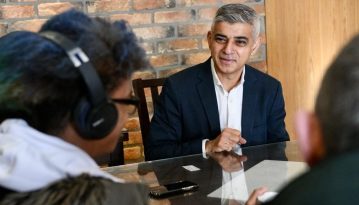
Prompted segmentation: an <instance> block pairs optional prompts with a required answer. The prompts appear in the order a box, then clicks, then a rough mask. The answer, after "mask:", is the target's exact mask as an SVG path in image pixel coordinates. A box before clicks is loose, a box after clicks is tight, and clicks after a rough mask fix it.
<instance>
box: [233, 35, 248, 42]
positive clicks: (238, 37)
mask: <svg viewBox="0 0 359 205" xmlns="http://www.w3.org/2000/svg"><path fill="white" fill-rule="evenodd" d="M234 39H236V40H237V41H238V40H246V41H248V40H249V38H247V37H245V36H236V37H234Z"/></svg>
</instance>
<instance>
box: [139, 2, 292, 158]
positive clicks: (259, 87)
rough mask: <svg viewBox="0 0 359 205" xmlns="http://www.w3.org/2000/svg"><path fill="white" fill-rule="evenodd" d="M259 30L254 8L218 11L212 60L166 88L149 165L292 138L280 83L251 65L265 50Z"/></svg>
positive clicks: (148, 148) (148, 150)
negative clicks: (259, 52)
mask: <svg viewBox="0 0 359 205" xmlns="http://www.w3.org/2000/svg"><path fill="white" fill-rule="evenodd" d="M259 31H260V22H259V19H258V16H257V14H256V12H255V11H254V10H253V9H252V8H250V7H248V6H245V5H242V4H227V5H224V6H222V7H221V8H219V9H218V11H217V13H216V16H215V18H214V20H213V24H212V28H211V31H209V32H208V34H207V40H208V44H209V48H210V51H211V58H209V59H208V60H207V61H206V62H204V63H201V64H199V65H196V66H193V67H191V68H188V69H185V70H183V71H181V72H179V73H177V74H175V75H173V76H171V77H169V78H168V79H167V80H166V82H165V84H164V86H163V88H162V93H161V96H160V98H159V102H158V103H157V104H156V106H155V112H154V116H153V118H152V122H151V126H150V131H149V135H148V137H147V138H146V139H145V143H144V144H145V156H146V160H153V159H161V158H168V157H175V156H182V155H189V154H195V153H201V152H202V153H203V154H206V153H209V152H221V151H224V150H226V151H230V150H233V149H235V148H237V147H238V146H239V145H241V146H250V145H258V144H265V143H271V142H279V141H285V140H288V139H289V137H288V133H287V131H286V129H285V123H284V118H285V115H286V114H285V109H284V99H283V94H282V87H281V84H280V82H279V81H277V80H276V79H274V78H272V77H270V76H268V75H267V74H264V73H262V72H260V71H257V70H256V69H254V68H252V67H251V66H249V65H246V62H248V60H249V58H250V56H251V55H253V54H254V53H255V52H256V50H257V49H258V47H259V46H260V38H259Z"/></svg>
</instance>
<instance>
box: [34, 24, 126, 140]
mask: <svg viewBox="0 0 359 205" xmlns="http://www.w3.org/2000/svg"><path fill="white" fill-rule="evenodd" d="M39 34H40V35H41V36H42V37H44V38H46V39H49V40H51V41H52V42H54V43H56V44H57V45H58V46H60V47H61V48H62V49H63V50H64V51H66V53H67V55H68V57H69V59H70V60H71V62H72V63H73V64H74V67H75V68H76V69H78V70H79V72H80V74H81V76H82V78H83V80H84V82H85V85H86V88H87V90H88V95H86V96H84V97H83V98H81V100H80V101H79V102H78V103H77V105H76V108H75V109H74V110H73V111H72V117H73V120H74V123H75V127H76V129H77V131H78V132H79V133H80V135H81V137H83V138H85V139H101V138H104V137H105V136H107V135H108V134H109V133H110V132H111V131H112V130H113V128H114V127H115V125H116V124H117V119H118V117H119V116H118V115H119V114H118V112H117V109H116V106H115V105H114V103H112V102H111V100H109V99H108V97H107V94H106V91H105V89H104V87H103V85H102V82H101V80H100V77H99V76H98V74H97V72H96V70H95V68H94V67H93V66H92V64H91V63H90V60H89V58H88V57H87V55H86V54H85V53H84V52H83V51H82V49H81V48H80V47H78V46H76V45H75V44H74V43H73V42H72V41H71V40H70V39H68V38H66V37H65V36H63V35H62V34H60V33H57V32H53V31H45V32H41V33H39Z"/></svg>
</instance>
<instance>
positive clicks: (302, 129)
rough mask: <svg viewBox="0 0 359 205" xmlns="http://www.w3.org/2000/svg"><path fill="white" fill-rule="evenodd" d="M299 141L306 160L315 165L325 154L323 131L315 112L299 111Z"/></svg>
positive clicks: (297, 127) (297, 124)
mask: <svg viewBox="0 0 359 205" xmlns="http://www.w3.org/2000/svg"><path fill="white" fill-rule="evenodd" d="M296 130H297V135H298V143H299V147H300V151H301V153H302V156H303V157H304V160H305V161H306V162H307V163H308V164H309V166H313V165H315V164H317V163H318V162H319V161H320V160H322V159H323V158H324V156H325V147H324V143H323V132H322V128H321V126H320V123H319V120H318V117H317V116H316V115H315V114H314V113H307V112H298V113H297V115H296Z"/></svg>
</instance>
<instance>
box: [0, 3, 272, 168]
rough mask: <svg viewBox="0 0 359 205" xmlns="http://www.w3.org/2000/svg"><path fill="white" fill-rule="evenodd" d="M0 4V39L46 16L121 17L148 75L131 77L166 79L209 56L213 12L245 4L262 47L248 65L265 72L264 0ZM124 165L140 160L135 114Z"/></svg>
mask: <svg viewBox="0 0 359 205" xmlns="http://www.w3.org/2000/svg"><path fill="white" fill-rule="evenodd" d="M51 1H52V0H49V1H43V0H37V1H36V0H0V36H1V35H4V34H6V33H8V32H11V31H15V30H30V31H37V30H38V29H39V27H40V26H41V25H42V24H43V23H44V21H46V19H48V18H49V17H51V16H52V15H55V14H57V13H60V12H62V11H65V10H67V9H69V8H73V7H75V8H78V9H80V10H83V11H84V12H86V13H88V14H89V15H91V16H100V17H104V18H107V19H109V20H112V21H114V20H118V19H126V20H127V21H128V22H129V23H130V24H131V25H132V27H133V29H134V31H135V33H136V34H137V35H138V37H139V38H141V39H142V41H143V47H144V48H145V50H146V51H147V54H148V57H149V59H150V61H151V63H152V65H153V67H154V68H155V71H154V72H142V73H137V74H136V75H135V77H142V78H155V77H166V76H169V75H171V74H173V73H175V72H178V71H180V70H182V69H185V68H187V67H189V66H190V65H194V64H197V63H200V62H203V61H204V60H206V59H207V58H208V57H209V51H208V45H207V40H206V34H207V31H208V30H209V28H210V26H211V20H212V18H213V16H214V13H215V12H216V9H217V8H218V7H219V6H221V5H223V4H226V3H245V4H247V5H249V6H251V7H253V8H254V9H255V10H256V11H257V12H258V13H259V14H260V15H261V26H262V27H261V36H262V42H263V45H262V46H261V48H260V49H259V51H258V53H257V54H256V55H255V56H253V58H252V59H251V64H252V65H254V66H256V67H257V68H258V69H260V70H262V71H263V72H266V71H267V64H266V42H265V27H264V17H265V9H264V0H89V1H87V0H71V1H68V0H62V1H61V2H51ZM126 127H127V128H128V129H129V130H130V135H129V141H128V142H125V157H126V161H127V162H134V161H141V160H143V148H142V139H141V132H140V131H139V122H138V118H137V116H132V117H131V119H130V120H129V121H128V123H127V124H126Z"/></svg>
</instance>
